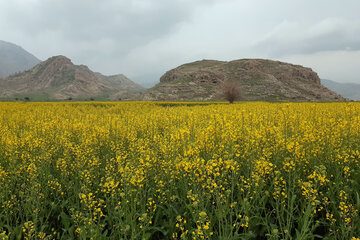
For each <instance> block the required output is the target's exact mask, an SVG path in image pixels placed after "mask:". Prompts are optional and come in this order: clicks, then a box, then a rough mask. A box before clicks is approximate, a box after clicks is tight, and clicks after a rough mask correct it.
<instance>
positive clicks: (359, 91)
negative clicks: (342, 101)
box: [321, 79, 360, 101]
mask: <svg viewBox="0 0 360 240" xmlns="http://www.w3.org/2000/svg"><path fill="white" fill-rule="evenodd" d="M321 83H322V84H323V85H324V86H325V87H327V88H328V89H331V90H332V91H334V92H337V93H339V94H341V96H344V97H346V98H348V99H350V100H354V101H360V84H358V83H339V82H335V81H332V80H327V79H321Z"/></svg>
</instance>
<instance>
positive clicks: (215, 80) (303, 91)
mask: <svg viewBox="0 0 360 240" xmlns="http://www.w3.org/2000/svg"><path fill="white" fill-rule="evenodd" d="M228 80H229V81H235V82H237V83H238V84H239V85H240V87H241V88H242V92H243V99H244V100H252V101H254V100H255V101H258V100H261V101H262V100H264V101H273V100H280V101H343V100H345V99H344V98H343V97H341V96H340V95H338V94H336V93H335V92H332V91H330V90H329V89H327V88H325V87H324V86H322V85H321V83H320V79H319V77H318V75H317V74H316V73H315V72H314V71H312V70H311V69H310V68H305V67H302V66H299V65H293V64H289V63H283V62H279V61H271V60H263V59H242V60H235V61H231V62H223V61H214V60H202V61H197V62H193V63H188V64H184V65H181V66H179V67H177V68H175V69H173V70H170V71H168V72H166V73H165V74H164V75H163V76H162V77H161V78H160V83H159V84H157V85H156V86H154V87H153V88H151V89H148V90H147V91H145V92H144V93H143V95H142V96H141V98H142V99H143V100H168V101H187V100H192V101H202V100H220V98H219V94H218V92H219V88H220V86H221V83H222V82H224V81H228Z"/></svg>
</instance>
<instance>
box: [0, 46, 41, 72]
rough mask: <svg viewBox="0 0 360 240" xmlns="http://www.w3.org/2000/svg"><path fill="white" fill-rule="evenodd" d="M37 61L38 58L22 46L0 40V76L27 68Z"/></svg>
mask: <svg viewBox="0 0 360 240" xmlns="http://www.w3.org/2000/svg"><path fill="white" fill-rule="evenodd" d="M38 63H40V60H39V59H37V58H36V57H34V56H33V55H32V54H30V53H28V52H27V51H25V50H24V49H23V48H21V47H19V46H17V45H15V44H12V43H9V42H4V41H1V40H0V77H7V76H9V75H11V74H14V73H17V72H22V71H25V70H28V69H30V68H32V67H34V66H35V65H36V64H38Z"/></svg>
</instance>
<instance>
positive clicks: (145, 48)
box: [0, 0, 360, 87]
mask: <svg viewBox="0 0 360 240" xmlns="http://www.w3.org/2000/svg"><path fill="white" fill-rule="evenodd" d="M359 11H360V1H359V0H342V1H340V0H316V1H314V0H101V1H99V0H11V1H10V0H0V30H1V31H0V40H4V41H8V42H12V43H15V44H17V45H20V46H21V47H23V48H24V49H26V50H27V51H29V52H30V53H32V54H34V55H35V56H36V57H38V58H39V59H41V60H46V59H47V58H49V57H51V56H55V55H64V56H67V57H68V58H70V59H71V60H72V61H73V63H75V64H84V65H87V66H89V68H90V69H92V70H93V71H96V72H101V73H103V74H105V75H112V74H119V73H123V74H125V75H126V76H128V77H129V78H130V79H132V80H134V81H135V82H137V83H140V84H142V85H144V86H147V87H150V86H152V85H154V84H155V83H157V82H159V78H160V76H161V75H162V74H164V73H165V72H166V71H168V70H170V69H172V68H174V67H177V66H179V65H181V64H184V63H187V62H192V61H197V60H202V59H216V60H223V61H230V60H235V59H241V58H265V59H274V60H280V61H285V62H290V63H294V64H300V65H303V66H305V67H310V68H312V69H313V70H314V71H316V72H317V73H318V74H319V76H320V78H324V79H330V80H334V81H338V82H355V83H360V14H358V12H359Z"/></svg>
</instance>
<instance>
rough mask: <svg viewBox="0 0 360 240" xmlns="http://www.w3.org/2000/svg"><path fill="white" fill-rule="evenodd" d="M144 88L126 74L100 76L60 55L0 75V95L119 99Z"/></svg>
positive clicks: (12, 97) (40, 98) (9, 96)
mask: <svg viewBox="0 0 360 240" xmlns="http://www.w3.org/2000/svg"><path fill="white" fill-rule="evenodd" d="M143 90H144V88H143V87H141V86H140V85H138V84H136V83H134V82H132V81H131V80H130V79H128V78H127V77H126V76H124V75H122V74H119V75H114V76H104V75H102V74H100V73H94V72H92V71H91V70H90V69H89V68H88V67H87V66H84V65H80V66H78V65H74V64H73V63H72V62H71V60H70V59H68V58H66V57H64V56H56V57H51V58H49V59H48V60H46V61H44V62H41V63H39V64H38V65H36V66H35V67H33V68H32V69H30V70H27V71H25V72H22V73H19V74H15V75H11V76H10V77H8V78H3V79H0V98H3V99H9V98H11V99H14V98H18V99H23V98H29V99H31V100H54V99H58V100H66V99H74V100H75V99H79V100H83V99H88V100H89V99H93V100H119V99H120V100H123V99H129V98H134V97H135V96H136V95H139V94H140V93H141V92H142V91H143Z"/></svg>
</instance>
